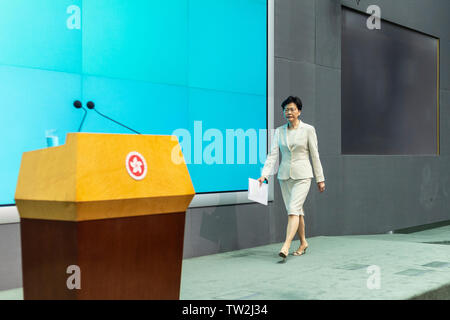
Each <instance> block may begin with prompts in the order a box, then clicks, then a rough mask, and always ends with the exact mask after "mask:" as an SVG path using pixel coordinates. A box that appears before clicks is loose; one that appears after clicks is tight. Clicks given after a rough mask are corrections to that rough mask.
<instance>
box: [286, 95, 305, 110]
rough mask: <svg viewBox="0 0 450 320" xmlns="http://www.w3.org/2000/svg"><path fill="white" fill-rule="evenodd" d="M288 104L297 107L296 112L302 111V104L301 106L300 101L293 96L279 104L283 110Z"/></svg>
mask: <svg viewBox="0 0 450 320" xmlns="http://www.w3.org/2000/svg"><path fill="white" fill-rule="evenodd" d="M289 103H294V104H295V105H296V106H297V109H298V110H302V107H303V104H302V100H300V98H299V97H294V96H289V97H287V99H286V100H284V101H283V103H282V104H281V107H282V108H283V110H284V108H285V107H286V106H287V105H288V104H289Z"/></svg>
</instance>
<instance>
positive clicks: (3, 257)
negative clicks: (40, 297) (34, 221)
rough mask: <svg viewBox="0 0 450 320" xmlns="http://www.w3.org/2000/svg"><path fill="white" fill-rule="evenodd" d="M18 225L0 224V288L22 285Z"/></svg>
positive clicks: (12, 287) (6, 288)
mask: <svg viewBox="0 0 450 320" xmlns="http://www.w3.org/2000/svg"><path fill="white" fill-rule="evenodd" d="M20 248H21V247H20V225H19V224H18V223H12V224H0V290H8V289H14V288H19V287H21V286H22V263H21V261H22V260H21V259H22V258H21V249H20Z"/></svg>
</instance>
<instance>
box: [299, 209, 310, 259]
mask: <svg viewBox="0 0 450 320" xmlns="http://www.w3.org/2000/svg"><path fill="white" fill-rule="evenodd" d="M297 232H298V238H299V239H300V247H299V248H298V250H297V251H302V250H303V249H305V248H306V247H307V246H308V242H306V237H305V219H304V216H303V215H300V219H299V222H298V229H297Z"/></svg>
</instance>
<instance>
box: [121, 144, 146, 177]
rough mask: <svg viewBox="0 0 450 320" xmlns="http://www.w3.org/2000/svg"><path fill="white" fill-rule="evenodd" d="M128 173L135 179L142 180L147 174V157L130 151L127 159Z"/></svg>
mask: <svg viewBox="0 0 450 320" xmlns="http://www.w3.org/2000/svg"><path fill="white" fill-rule="evenodd" d="M125 166H126V167H127V171H128V174H129V175H130V176H131V177H132V178H133V179H135V180H142V179H144V178H145V176H146V174H147V162H145V158H144V157H143V156H142V155H141V154H140V153H139V152H136V151H133V152H130V153H129V154H128V155H127V160H126V161H125Z"/></svg>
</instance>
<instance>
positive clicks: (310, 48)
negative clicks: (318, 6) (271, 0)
mask: <svg viewBox="0 0 450 320" xmlns="http://www.w3.org/2000/svg"><path fill="white" fill-rule="evenodd" d="M314 5H315V1H314V0H276V1H275V33H276V34H275V56H276V57H282V58H285V59H289V60H295V61H308V62H311V63H314V48H315V39H314V38H315V15H314Z"/></svg>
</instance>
